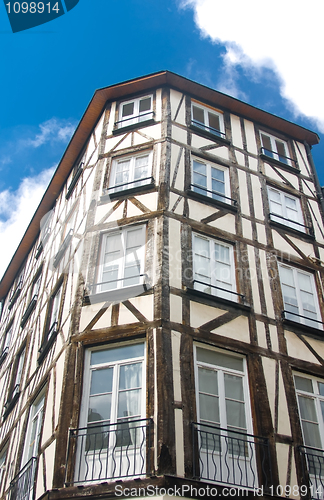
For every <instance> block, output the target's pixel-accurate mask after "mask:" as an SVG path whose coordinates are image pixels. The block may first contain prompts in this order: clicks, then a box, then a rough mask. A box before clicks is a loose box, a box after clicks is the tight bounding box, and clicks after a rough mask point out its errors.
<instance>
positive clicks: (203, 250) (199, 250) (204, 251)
mask: <svg viewBox="0 0 324 500" xmlns="http://www.w3.org/2000/svg"><path fill="white" fill-rule="evenodd" d="M194 243H195V253H196V254H199V255H203V256H204V257H207V258H209V241H208V240H205V239H204V238H200V237H199V236H195V240H194Z"/></svg>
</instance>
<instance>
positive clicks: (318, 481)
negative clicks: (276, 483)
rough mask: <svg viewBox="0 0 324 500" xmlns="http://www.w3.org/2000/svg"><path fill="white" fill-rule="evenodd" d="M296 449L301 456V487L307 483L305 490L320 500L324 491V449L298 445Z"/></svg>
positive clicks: (310, 495)
mask: <svg viewBox="0 0 324 500" xmlns="http://www.w3.org/2000/svg"><path fill="white" fill-rule="evenodd" d="M298 450H299V452H300V454H301V457H302V470H303V486H302V487H305V486H304V485H307V490H306V491H308V492H309V497H310V498H314V499H316V500H322V499H323V493H324V450H319V449H317V448H311V447H310V446H299V447H298ZM305 489H306V487H305Z"/></svg>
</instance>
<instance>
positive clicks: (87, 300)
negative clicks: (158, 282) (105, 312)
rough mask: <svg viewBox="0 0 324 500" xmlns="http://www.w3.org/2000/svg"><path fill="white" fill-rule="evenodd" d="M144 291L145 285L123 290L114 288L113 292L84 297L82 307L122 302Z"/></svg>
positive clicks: (145, 289)
mask: <svg viewBox="0 0 324 500" xmlns="http://www.w3.org/2000/svg"><path fill="white" fill-rule="evenodd" d="M146 291H147V285H146V284H145V283H140V284H139V285H133V286H128V287H124V288H114V289H113V290H107V291H105V292H98V293H92V294H89V295H85V296H84V298H83V305H84V306H88V305H90V304H97V303H99V302H112V303H113V302H123V301H124V300H127V299H131V298H133V297H137V296H138V295H141V294H142V293H144V292H146Z"/></svg>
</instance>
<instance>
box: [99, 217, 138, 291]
mask: <svg viewBox="0 0 324 500" xmlns="http://www.w3.org/2000/svg"><path fill="white" fill-rule="evenodd" d="M146 228H147V226H146V224H141V225H134V226H127V227H124V228H123V229H119V230H118V231H109V232H107V233H105V234H103V235H102V239H101V247H100V259H99V262H100V263H99V267H98V279H97V285H96V292H95V293H100V292H104V291H113V290H116V289H120V288H130V287H132V286H136V285H140V284H143V283H144V276H143V274H144V266H145V247H146ZM139 229H140V230H141V237H140V240H141V243H140V245H139V249H137V250H135V257H136V259H137V261H138V262H139V264H140V272H139V276H138V275H134V278H137V276H138V280H137V282H136V283H131V284H129V285H127V284H126V285H125V283H124V282H125V280H129V279H130V277H125V269H126V251H127V248H126V244H127V235H128V233H130V232H132V231H138V230H139ZM114 235H120V238H121V239H120V242H121V245H120V256H119V257H118V258H117V259H116V260H115V265H114V266H115V267H116V266H118V270H117V278H116V279H115V280H111V283H114V282H116V286H115V287H112V288H106V287H105V283H108V282H109V281H110V280H108V281H107V282H103V275H104V272H105V267H104V266H105V264H104V259H105V250H106V245H107V239H108V238H109V237H111V236H114ZM107 272H108V270H107Z"/></svg>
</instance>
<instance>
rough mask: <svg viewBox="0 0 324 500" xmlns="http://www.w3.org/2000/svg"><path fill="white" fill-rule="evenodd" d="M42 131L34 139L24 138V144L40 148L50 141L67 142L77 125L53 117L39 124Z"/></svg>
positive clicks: (22, 142)
mask: <svg viewBox="0 0 324 500" xmlns="http://www.w3.org/2000/svg"><path fill="white" fill-rule="evenodd" d="M39 128H40V133H39V134H36V136H35V137H34V138H33V139H24V140H22V141H21V144H22V145H23V146H31V147H34V148H38V147H39V146H42V145H43V144H45V143H46V142H49V141H62V142H67V140H69V139H70V137H71V136H72V134H73V132H74V129H75V125H74V124H73V123H69V122H66V121H62V120H58V119H56V118H51V119H50V120H47V121H46V122H44V123H41V124H40V125H39Z"/></svg>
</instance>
